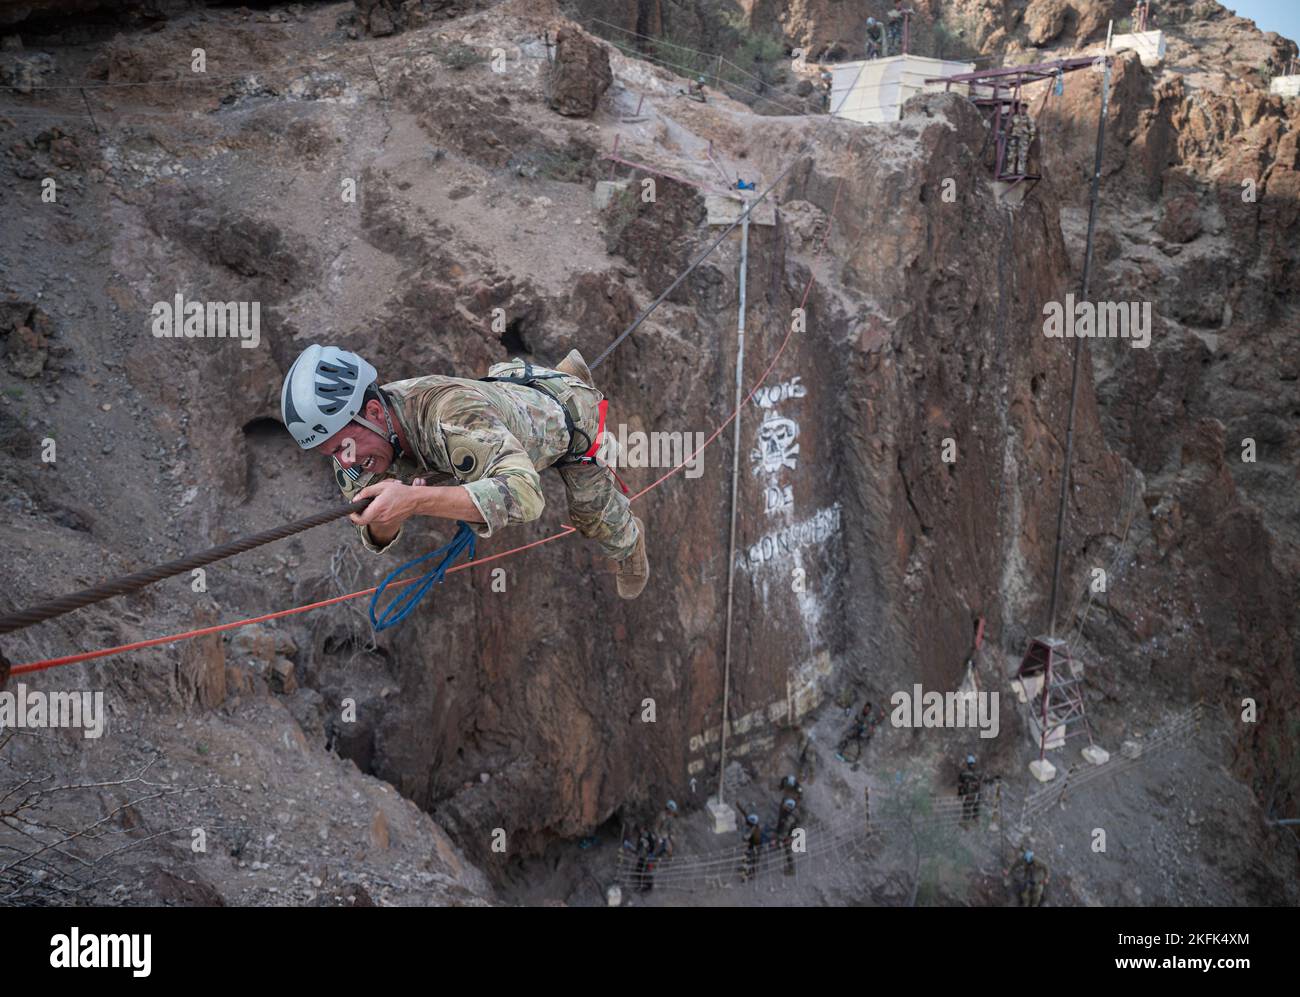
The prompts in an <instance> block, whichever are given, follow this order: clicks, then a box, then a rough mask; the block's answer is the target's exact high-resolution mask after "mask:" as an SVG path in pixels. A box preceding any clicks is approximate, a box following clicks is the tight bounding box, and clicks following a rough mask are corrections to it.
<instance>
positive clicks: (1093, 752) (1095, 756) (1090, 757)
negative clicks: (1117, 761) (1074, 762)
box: [1083, 744, 1110, 765]
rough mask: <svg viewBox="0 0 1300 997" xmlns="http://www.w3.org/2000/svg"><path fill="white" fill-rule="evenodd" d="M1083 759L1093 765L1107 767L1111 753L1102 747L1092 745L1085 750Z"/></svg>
mask: <svg viewBox="0 0 1300 997" xmlns="http://www.w3.org/2000/svg"><path fill="white" fill-rule="evenodd" d="M1083 757H1084V760H1085V761H1088V762H1091V763H1092V764H1093V765H1105V764H1106V763H1107V762H1108V761H1110V752H1109V751H1107V750H1106V749H1105V748H1103V747H1101V746H1100V745H1097V744H1090V745H1088V746H1087V747H1086V748H1084V749H1083Z"/></svg>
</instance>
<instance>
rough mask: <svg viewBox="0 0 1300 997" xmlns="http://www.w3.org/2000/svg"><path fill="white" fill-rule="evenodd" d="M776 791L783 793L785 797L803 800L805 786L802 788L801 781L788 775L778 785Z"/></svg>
mask: <svg viewBox="0 0 1300 997" xmlns="http://www.w3.org/2000/svg"><path fill="white" fill-rule="evenodd" d="M776 789H777V792H779V793H781V794H782V795H783V796H789V797H793V798H794V799H796V800H802V799H803V786H801V785H800V784H799V780H798V779H796V778H795V777H794V776H792V775H787V776H786V777H785V778H783V779H782V780H781V781H780V782H779V783H777V785H776Z"/></svg>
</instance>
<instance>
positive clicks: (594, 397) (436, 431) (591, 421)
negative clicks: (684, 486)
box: [334, 360, 604, 553]
mask: <svg viewBox="0 0 1300 997" xmlns="http://www.w3.org/2000/svg"><path fill="white" fill-rule="evenodd" d="M522 366H523V361H520V360H512V361H509V362H508V363H499V364H494V365H493V366H492V368H491V369H490V370H489V371H488V375H489V376H491V377H501V376H510V375H511V373H512V372H513V371H518V370H519V369H521V368H522ZM533 369H534V371H539V372H543V373H549V372H550V371H549V368H542V367H536V366H535V367H534V368H533ZM546 383H547V385H548V386H549V387H550V388H551V389H552V390H554V391H555V392H556V393H557V394H558V395H559V396H560V397H561V398H562V399H563V400H564V401H566V402H567V403H568V404H569V405H570V406H571V408H572V409H573V410H574V411H575V412H576V414H577V417H578V418H577V423H576V424H577V426H578V428H579V429H581V430H582V431H583V432H585V433H587V435H588V436H589V437H590V438H591V439H592V440H594V439H595V437H596V427H597V425H598V423H599V419H600V416H599V410H598V408H597V406H598V405H599V404H600V401H601V399H602V398H603V397H604V396H603V395H601V393H600V392H599V391H597V390H596V389H595V388H591V387H589V386H588V385H586V384H585V383H583V382H582V381H581V380H579V379H578V378H576V377H570V376H568V375H565V376H564V377H560V378H554V379H551V380H548V381H547V382H546ZM383 390H384V392H385V393H387V395H388V397H389V399H390V400H391V403H392V411H393V415H394V418H396V420H397V421H398V422H399V423H401V426H402V431H403V433H404V434H405V436H406V439H407V442H408V443H409V444H410V446H411V449H412V451H413V452H410V453H407V454H404V455H403V456H402V458H401V459H400V460H398V461H396V462H394V463H393V465H392V466H391V467H389V468H388V469H387V470H386V471H385V472H384V473H383V474H365V473H361V472H359V471H358V470H357V469H356V468H349V469H346V470H345V469H344V468H343V467H342V465H340V464H339V463H338V462H337V461H335V463H334V477H335V480H336V481H337V482H338V486H339V488H340V489H341V490H342V492H343V494H344V495H345V496H346V497H347V498H348V499H351V498H352V496H353V495H355V494H356V493H357V492H359V491H360V490H361V489H362V488H365V487H366V486H367V485H372V484H375V483H376V482H379V481H383V480H385V479H388V478H398V479H401V480H405V481H410V480H411V479H412V478H415V477H422V478H424V480H425V483H426V484H429V485H456V484H461V485H464V486H465V489H466V491H468V492H469V496H470V498H471V500H472V501H473V502H474V506H475V507H476V508H477V509H478V511H479V513H480V514H481V515H482V517H483V522H482V523H470V524H469V526H470V528H471V529H473V530H474V532H475V533H477V534H478V535H479V536H480V537H490V536H492V535H493V534H494V533H496V532H497V531H498V530H500V529H502V528H503V527H506V526H512V525H514V524H516V523H527V522H529V521H530V520H533V519H536V518H537V517H538V516H540V515H541V513H542V509H543V508H544V507H545V505H546V502H545V499H543V497H542V484H541V480H540V479H539V478H538V474H537V472H538V471H540V470H542V469H543V468H546V467H550V466H551V465H552V464H554V463H555V461H556V460H557V459H558V458H560V457H562V456H564V454H565V453H566V452H567V451H568V448H569V432H568V429H567V428H566V426H565V421H564V412H563V410H562V409H561V407H560V405H559V404H557V403H556V401H555V400H554V399H552V398H549V397H547V395H545V394H544V393H543V392H541V391H538V390H537V389H535V388H530V387H527V386H526V385H523V384H509V383H504V382H501V381H475V380H470V379H467V378H461V377H444V376H441V375H438V374H433V375H430V376H428V377H415V378H410V379H409V380H405V381H393V382H391V383H389V384H385V385H383ZM581 442H582V438H581V437H579V438H578V445H579V446H581ZM358 529H359V530H360V533H361V541H362V543H364V544H365V545H366V547H367V548H368V549H369V550H372V551H375V552H376V553H380V552H382V551H385V550H387V549H388V548H389V547H391V546H392V545H393V543H395V542H396V541H397V538H398V537H399V536H401V531H400V530H399V531H398V533H397V535H396V536H394V537H393V539H392V540H391V541H389V543H387V544H383V545H380V544H377V543H376V542H375V540H374V538H373V537H372V536H371V535H370V531H369V528H367V527H364V526H363V527H358Z"/></svg>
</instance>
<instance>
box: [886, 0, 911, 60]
mask: <svg viewBox="0 0 1300 997" xmlns="http://www.w3.org/2000/svg"><path fill="white" fill-rule="evenodd" d="M915 13H916V11H914V10H913V9H912V8H911V7H907V8H904V7H903V0H894V9H893V10H891V11H890V12H889V13H888V14H886V15H885V17H886V19H887V20H888V21H889V51H890V52H893V53H895V54H900V53H902V52H903V24H904V21H905V20H907V19H908V18H910V17H911V16H912V15H913V14H915Z"/></svg>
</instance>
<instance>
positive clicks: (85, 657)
mask: <svg viewBox="0 0 1300 997" xmlns="http://www.w3.org/2000/svg"><path fill="white" fill-rule="evenodd" d="M811 288H812V278H811V276H810V277H809V283H808V286H807V287H806V288H805V289H804V295H803V300H804V301H805V302H806V301H807V300H808V291H809V290H810V289H811ZM793 331H794V325H793V323H791V324H790V326H789V327H788V328H787V329H786V333H785V338H784V339H782V340H781V346H780V348H779V349H778V350H777V351H776V355H775V356H773V357H772V362H771V363H769V364H768V365H767V368H766V369H765V370H764V371H763V373H762V375H761V376H760V377H759V379H758V381H757V382H755V384H754V387H753V388H751V389H750V392H749V394H747V395H746V396H745V399H744V401H742V402H741V403H740V406H741V408H744V406H745V404H746V403H747V402H748V401H749V400H750V398H752V397H753V396H754V392H756V391H758V389H759V388H760V387H762V385H763V382H764V381H765V380H766V379H767V376H768V374H770V373H771V372H772V369H773V368H774V367H775V366H776V362H777V361H778V360H779V359H781V354H782V353H784V352H785V348H786V346H787V345H788V344H789V342H790V336H791V334H792V333H793ZM739 414H740V408H738V409H735V410H734V411H733V412H732V413H731V414H730V415H729V416H727V418H726V419H725V420H724V421H723V422H722V423H721V424H720V425H719V426H718V427H717V428H716V429H715V430H714V431H713V433H712V435H711V436H709V438H708V439H707V440H705V441H704V444H703V446H701V447H699V449H697V450H696V451H695V453H693V454H691V455H690V456H689V457H687V458H685V460H683V462H682V463H681V464H678V465H677V466H676V467H674V468H673V469H672V470H671V471H669V472H668V473H667V474H665V475H663V476H662V477H661V478H659V479H658V480H657V481H655V482H653V483H652V484H650V485H649V486H647V487H646V488H642V489H641V490H640V491H639V492H637V493H636V494H635V495H633V496H632V497H631V498H630V499H628V501H629V502H635V501H636V500H637V499H639V498H640V497H641V496H642V495H644V494H646V492H648V491H650V490H651V489H654V488H657V487H658V486H659V485H661V484H662V483H663V482H665V481H667V480H668V479H669V478H671V477H672V476H673V475H674V474H676V473H677V472H678V471H680V470H681V469H682V468H683V467H685V466H686V464H687V463H689V462H690V461H691V460H693V459H694V458H695V455H696V454H698V453H700V452H701V451H703V450H704V447H707V446H708V445H709V444H710V443H712V442H713V441H714V440H715V439H717V437H718V434H720V433H721V432H722V431H723V430H724V429H726V427H727V426H729V425H730V424H731V422H732V420H733V419H735V418H736V417H737V416H738V415H739ZM576 532H577V530H576V529H574V528H573V527H572V526H565V527H564V528H563V529H561V530H560V531H559V532H558V533H552V534H551V535H550V536H549V537H543V538H542V539H541V540H534V541H533V542H532V543H527V544H524V545H523V546H521V547H512V548H510V549H509V550H503V551H502V552H501V553H499V554H492V555H491V556H489V557H483V558H479V559H477V560H474V561H467V562H465V563H464V564H458V565H456V566H455V567H453V568H449V569H448V570H447V574H449V575H450V574H451V573H452V572H454V571H463V570H464V569H465V568H472V567H476V566H478V565H482V564H488V563H489V562H491V561H496V560H499V559H501V558H503V557H510V556H512V555H514V554H518V553H521V552H522V551H525V550H528V549H529V548H530V547H540V546H541V545H542V544H545V543H550V542H551V541H552V540H558V539H560V538H561V537H567V536H569V535H570V534H571V533H576ZM418 580H419V579H416V578H409V579H407V580H406V581H402V582H394V583H393V584H392V585H389V586H388V587H389V589H398V588H401V587H402V586H404V585H409V584H411V583H412V582H415V581H418ZM376 588H378V586H372V587H370V588H368V589H361V590H360V591H358V592H349V593H348V594H346V595H336V596H334V597H333V598H331V599H322V600H320V601H319V602H312V603H308V604H307V605H305V606H295V607H294V608H292V609H281V610H278V611H276V612H274V613H267V614H265V615H264V616H252V617H249V618H248V619H245V620H235V621H234V622H233V623H219V624H217V625H216V626H211V627H200V628H198V629H196V630H186V631H185V632H183V633H178V634H171V635H169V636H166V637H153V638H151V639H149V640H138V641H134V642H133V643H130V644H119V645H118V646H117V647H108V648H103V649H101V650H98V651H85V652H83V653H81V654H69V655H67V656H65V657H62V658H47V659H45V660H43V661H33V662H30V663H28V664H25V665H14V667H13V669H12V671H11V673H10V674H12V675H25V674H27V673H29V672H39V671H44V670H45V669H47V668H57V667H59V666H60V665H74V664H76V663H78V662H80V661H90V660H92V659H94V658H106V657H108V656H109V655H112V654H125V653H126V652H127V651H138V650H140V649H141V648H145V647H156V646H157V645H159V644H172V643H175V642H177V641H182V640H189V639H191V638H193V637H204V636H207V635H208V634H215V633H222V632H224V631H226V630H235V629H237V628H239V627H245V626H249V625H251V624H253V623H265V622H266V621H267V620H278V619H279V618H280V617H282V616H293V615H294V614H296V613H306V612H309V611H310V610H313V609H321V608H322V607H324V606H333V605H335V604H336V603H340V602H347V601H348V600H349V599H358V598H360V597H361V596H365V595H371V594H373V593H374V591H375V589H376Z"/></svg>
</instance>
